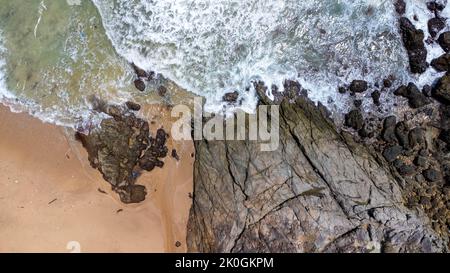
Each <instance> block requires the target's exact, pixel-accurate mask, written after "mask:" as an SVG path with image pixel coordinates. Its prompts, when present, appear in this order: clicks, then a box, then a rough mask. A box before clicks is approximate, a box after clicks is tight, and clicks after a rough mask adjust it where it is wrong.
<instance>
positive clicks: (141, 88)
mask: <svg viewBox="0 0 450 273" xmlns="http://www.w3.org/2000/svg"><path fill="white" fill-rule="evenodd" d="M134 86H135V87H136V89H137V90H139V91H141V92H144V91H145V82H144V81H143V80H141V79H137V80H135V81H134Z"/></svg>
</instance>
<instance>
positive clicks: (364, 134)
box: [358, 125, 374, 138]
mask: <svg viewBox="0 0 450 273" xmlns="http://www.w3.org/2000/svg"><path fill="white" fill-rule="evenodd" d="M358 134H359V136H360V137H362V138H372V137H373V135H374V133H373V132H371V131H369V130H368V128H367V126H366V125H364V126H363V128H361V129H360V130H359V131H358Z"/></svg>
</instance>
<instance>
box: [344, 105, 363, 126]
mask: <svg viewBox="0 0 450 273" xmlns="http://www.w3.org/2000/svg"><path fill="white" fill-rule="evenodd" d="M345 126H347V127H350V128H353V129H355V130H360V129H362V128H363V126H364V117H363V115H362V113H361V110H360V109H356V110H352V111H350V112H349V113H348V114H346V115H345Z"/></svg>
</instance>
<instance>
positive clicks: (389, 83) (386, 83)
mask: <svg viewBox="0 0 450 273" xmlns="http://www.w3.org/2000/svg"><path fill="white" fill-rule="evenodd" d="M383 86H384V87H385V88H391V87H392V80H390V79H384V80H383Z"/></svg>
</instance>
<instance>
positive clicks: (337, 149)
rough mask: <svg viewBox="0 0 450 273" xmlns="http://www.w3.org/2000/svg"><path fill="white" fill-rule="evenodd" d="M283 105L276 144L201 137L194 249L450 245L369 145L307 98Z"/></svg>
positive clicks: (191, 228)
mask: <svg viewBox="0 0 450 273" xmlns="http://www.w3.org/2000/svg"><path fill="white" fill-rule="evenodd" d="M258 93H259V95H260V97H261V100H262V103H263V104H271V103H273V102H271V101H270V100H269V99H267V98H266V97H265V95H264V93H263V92H261V91H260V90H259V89H258ZM289 101H290V102H291V103H289ZM279 104H280V116H279V122H280V145H279V148H278V149H277V150H275V151H273V152H263V151H261V149H260V144H261V142H260V141H249V140H244V141H227V140H224V141H206V140H200V141H195V149H196V159H195V164H194V192H195V194H194V199H193V206H192V208H191V212H190V217H189V223H188V234H187V245H188V251H190V252H369V251H383V252H442V251H446V250H447V246H446V244H447V242H445V241H444V240H443V239H442V238H441V237H439V236H438V235H437V234H436V233H435V231H433V230H432V228H431V225H430V222H429V220H428V218H427V217H426V216H425V215H424V214H422V213H419V212H418V211H417V210H410V209H408V208H406V207H405V206H404V205H403V203H404V202H403V197H402V188H401V187H400V186H399V185H400V184H402V183H404V181H403V179H402V178H401V177H399V176H397V175H396V174H394V173H392V172H391V171H390V169H389V167H388V166H387V164H385V163H384V160H380V156H379V155H378V154H377V153H376V152H375V151H374V150H373V149H372V148H370V146H366V145H362V144H358V143H355V142H354V141H353V137H352V136H350V135H349V134H348V133H345V132H343V133H338V132H337V131H336V129H335V127H334V125H333V124H332V123H331V122H330V121H329V120H328V119H327V118H326V117H324V116H322V114H321V113H320V111H319V110H318V109H317V108H316V107H315V106H314V104H313V103H312V102H310V101H309V100H308V99H307V98H305V97H298V98H296V99H295V100H292V99H289V100H287V99H284V100H280V101H279ZM272 118H274V117H272ZM374 246H375V248H374Z"/></svg>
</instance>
